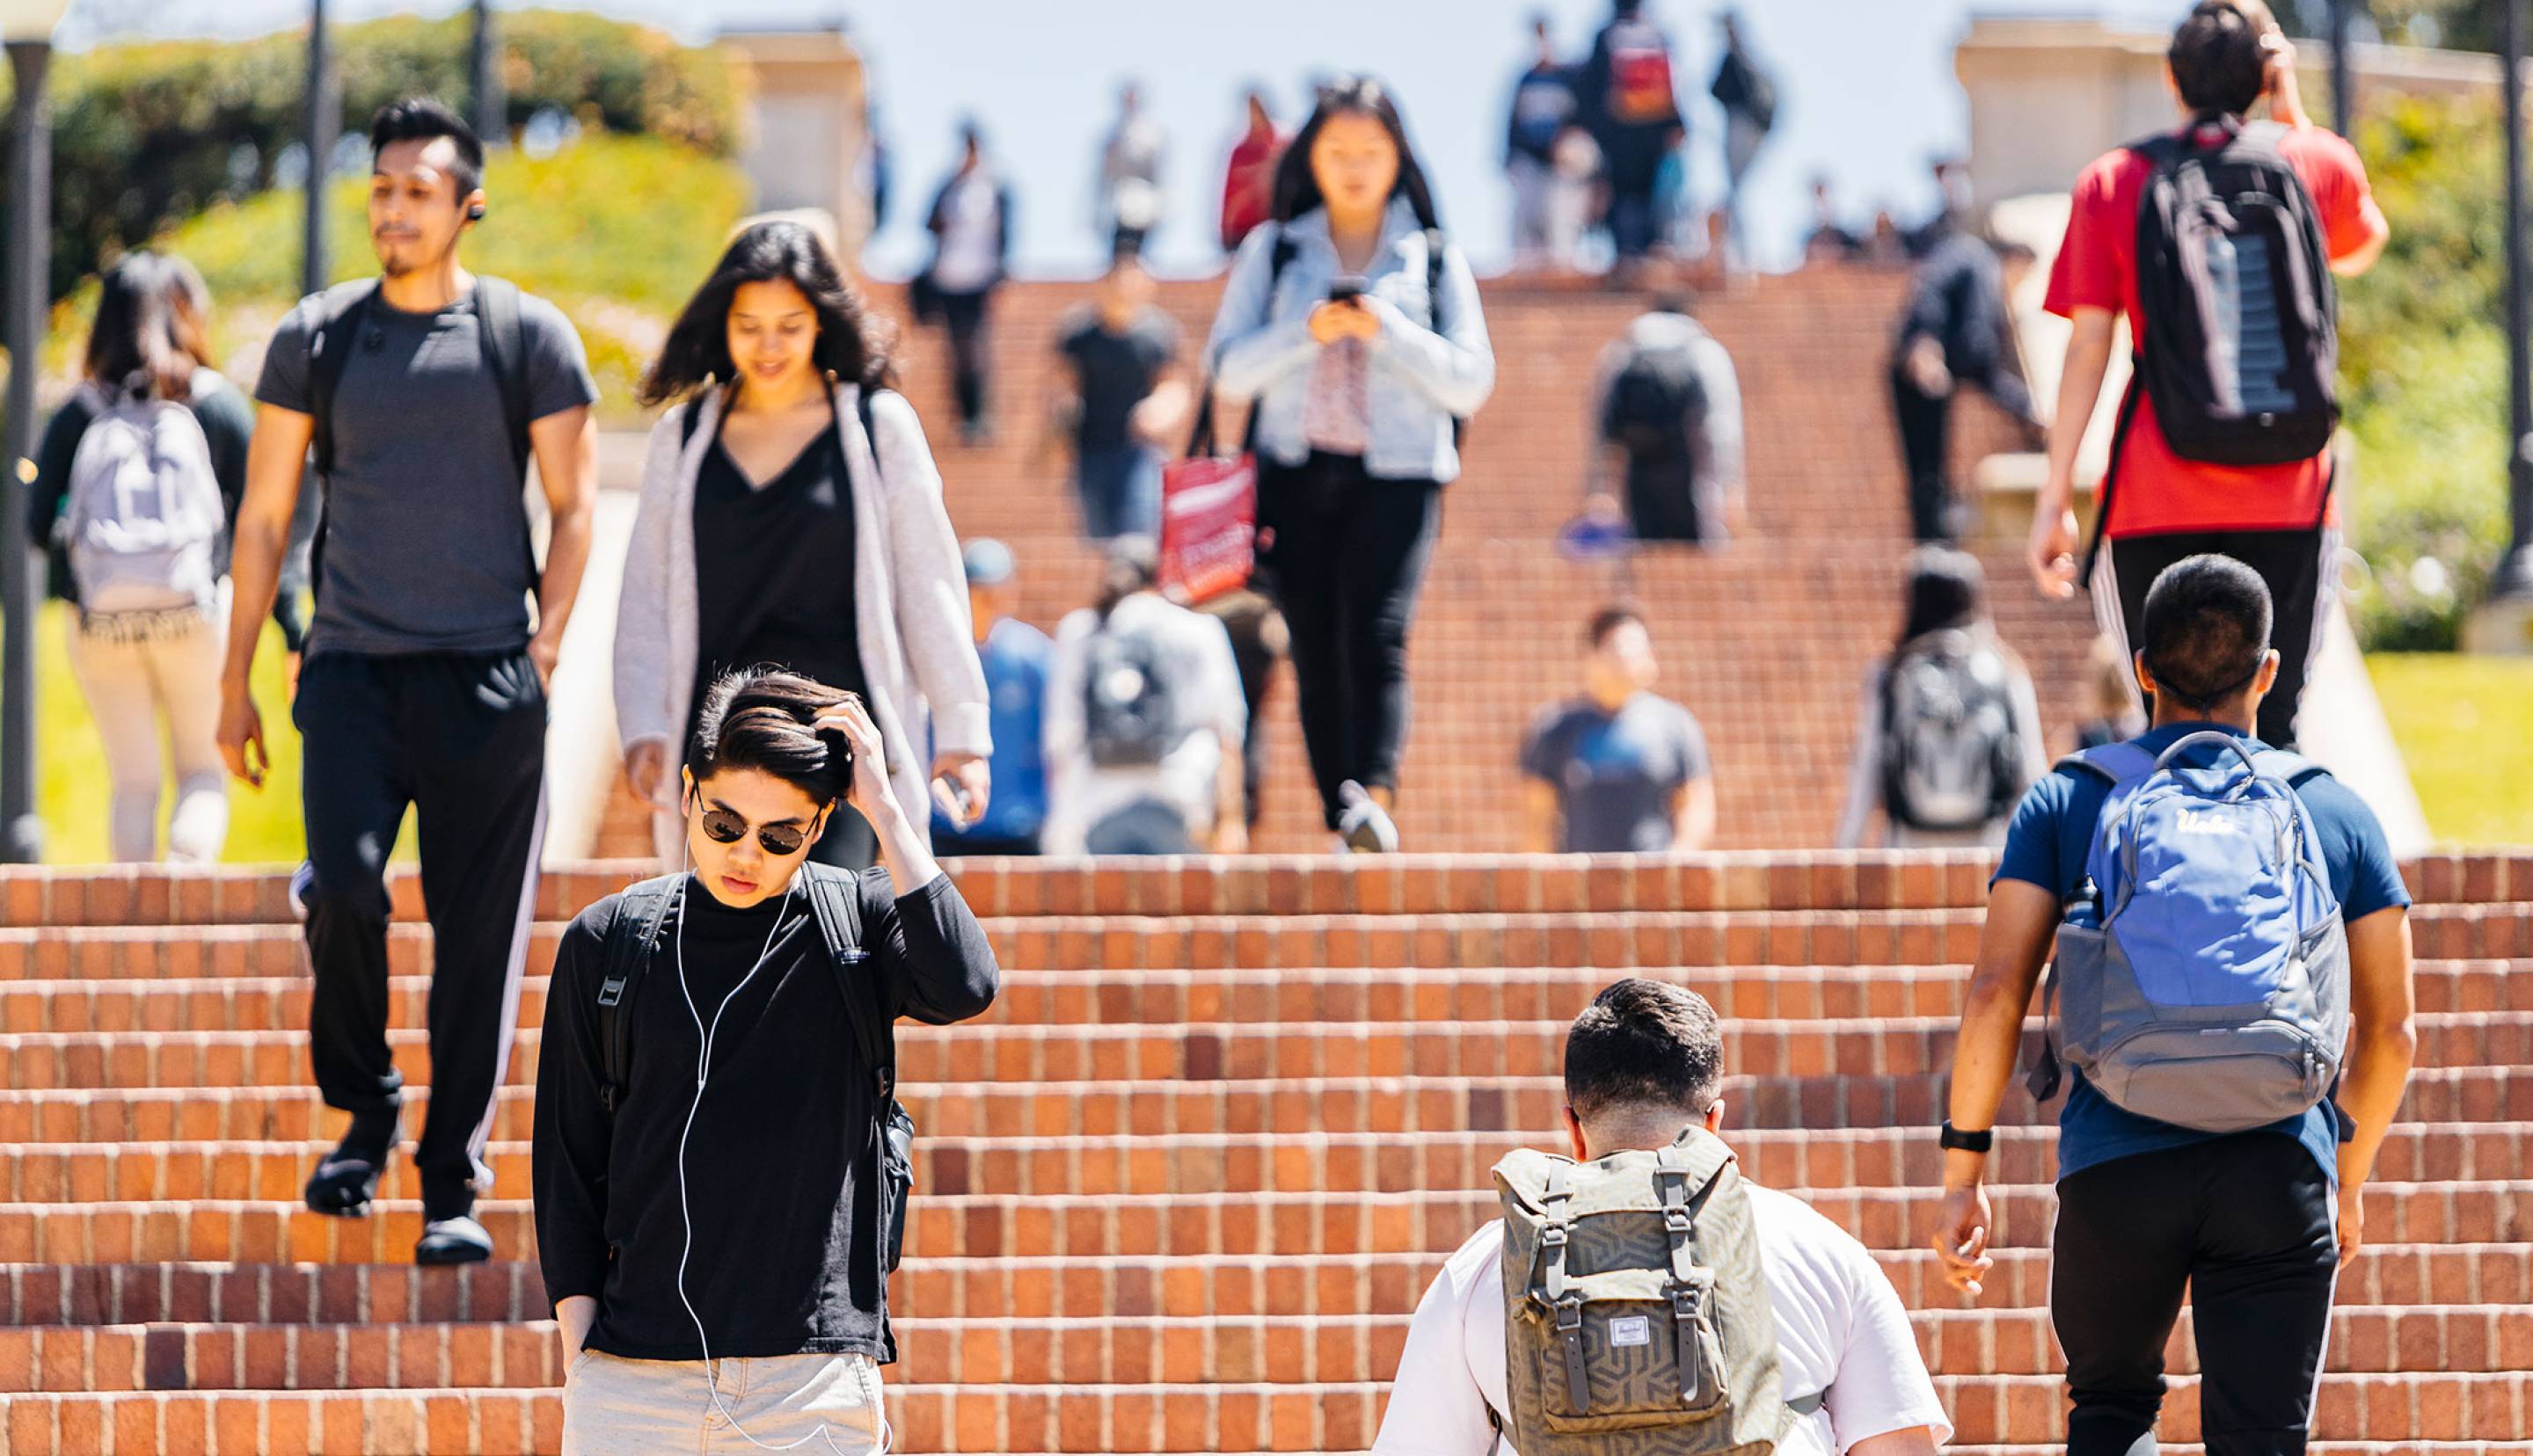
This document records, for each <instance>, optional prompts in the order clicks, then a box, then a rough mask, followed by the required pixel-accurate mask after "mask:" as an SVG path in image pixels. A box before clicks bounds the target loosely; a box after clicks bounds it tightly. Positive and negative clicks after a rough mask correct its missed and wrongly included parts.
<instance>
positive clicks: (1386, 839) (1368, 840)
mask: <svg viewBox="0 0 2533 1456" xmlns="http://www.w3.org/2000/svg"><path fill="white" fill-rule="evenodd" d="M1337 802H1339V803H1341V804H1343V805H1345V812H1344V813H1343V814H1341V815H1339V816H1338V818H1337V838H1338V839H1339V840H1341V841H1343V842H1344V844H1345V846H1346V848H1347V849H1348V850H1350V851H1352V852H1353V853H1356V854H1395V853H1397V852H1398V826H1397V825H1396V824H1395V823H1393V822H1392V821H1391V820H1390V817H1389V811H1388V810H1386V809H1384V808H1383V807H1382V806H1381V805H1380V804H1379V803H1378V802H1377V801H1375V800H1374V798H1373V796H1372V795H1371V794H1370V793H1367V792H1365V791H1364V786H1362V785H1360V784H1357V783H1356V782H1354V781H1353V780H1352V779H1348V780H1347V781H1345V783H1343V784H1340V785H1338V786H1337Z"/></svg>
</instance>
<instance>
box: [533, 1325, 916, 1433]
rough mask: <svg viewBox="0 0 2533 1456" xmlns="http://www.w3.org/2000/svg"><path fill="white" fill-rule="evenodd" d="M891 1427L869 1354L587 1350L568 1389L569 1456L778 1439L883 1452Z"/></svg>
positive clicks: (565, 1429) (565, 1416) (577, 1362)
mask: <svg viewBox="0 0 2533 1456" xmlns="http://www.w3.org/2000/svg"><path fill="white" fill-rule="evenodd" d="M716 1383H718V1386H719V1391H720V1399H719V1400H718V1401H716V1400H715V1399H714V1390H715V1386H716ZM725 1411H727V1412H728V1417H725V1415H724V1412H725ZM730 1418H736V1422H737V1425H736V1427H733V1425H732V1421H731V1419H730ZM886 1427H887V1422H886V1420H885V1418H884V1417H883V1415H882V1413H881V1407H880V1381H879V1367H878V1366H877V1365H876V1364H874V1363H873V1362H872V1361H871V1359H870V1358H869V1357H868V1356H864V1355H777V1356H770V1357H763V1358H758V1359H752V1360H751V1359H736V1360H716V1361H713V1362H712V1363H711V1364H710V1366H709V1367H707V1366H706V1364H705V1363H704V1362H703V1361H700V1360H626V1359H624V1358H623V1357H621V1356H616V1355H606V1354H601V1353H599V1352H597V1351H594V1350H583V1351H582V1352H581V1353H580V1357H579V1359H577V1360H574V1361H573V1362H572V1364H571V1372H570V1374H569V1375H568V1376H567V1377H566V1379H565V1380H564V1383H563V1391H562V1452H563V1456H634V1453H645V1456H647V1453H650V1452H664V1453H665V1452H679V1453H684V1452H693V1453H696V1456H720V1453H725V1452H740V1451H756V1450H760V1449H763V1448H764V1447H768V1446H771V1447H775V1448H786V1447H788V1448H790V1449H792V1450H795V1451H803V1452H808V1453H811V1456H824V1453H841V1456H877V1453H878V1452H881V1451H883V1450H885V1449H886V1436H885V1434H884V1432H885V1430H886Z"/></svg>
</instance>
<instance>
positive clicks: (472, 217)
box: [466, 203, 484, 222]
mask: <svg viewBox="0 0 2533 1456" xmlns="http://www.w3.org/2000/svg"><path fill="white" fill-rule="evenodd" d="M466 220H467V221H468V222H482V221H483V220H484V204H482V203H468V204H466Z"/></svg>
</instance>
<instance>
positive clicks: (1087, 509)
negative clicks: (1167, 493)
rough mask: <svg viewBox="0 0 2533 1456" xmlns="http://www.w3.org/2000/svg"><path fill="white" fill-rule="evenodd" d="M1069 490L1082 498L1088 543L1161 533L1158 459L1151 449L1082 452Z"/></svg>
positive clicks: (1132, 446)
mask: <svg viewBox="0 0 2533 1456" xmlns="http://www.w3.org/2000/svg"><path fill="white" fill-rule="evenodd" d="M1073 487H1074V491H1075V492H1076V494H1078V495H1080V496H1081V498H1082V534H1083V535H1085V536H1087V537H1089V538H1090V540H1092V541H1114V540H1116V539H1117V538H1118V537H1120V536H1155V535H1158V534H1159V533H1160V529H1161V457H1160V454H1159V452H1158V451H1156V450H1154V449H1153V448H1152V447H1151V446H1150V445H1146V444H1122V445H1115V446H1111V447H1108V448H1105V449H1087V448H1086V449H1083V450H1081V451H1080V452H1079V453H1078V457H1077V459H1076V460H1075V462H1074V468H1073Z"/></svg>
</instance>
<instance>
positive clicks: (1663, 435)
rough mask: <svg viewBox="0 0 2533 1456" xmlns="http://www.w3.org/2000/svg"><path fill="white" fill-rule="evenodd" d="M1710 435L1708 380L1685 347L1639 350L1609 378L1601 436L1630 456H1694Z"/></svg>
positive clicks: (1639, 458)
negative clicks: (1697, 448)
mask: <svg viewBox="0 0 2533 1456" xmlns="http://www.w3.org/2000/svg"><path fill="white" fill-rule="evenodd" d="M1705 433H1706V379H1705V378H1704V377H1703V376H1701V375H1700V374H1699V373H1698V371H1697V360H1696V358H1695V356H1693V355H1692V354H1690V353H1689V351H1688V350H1686V349H1684V348H1678V347H1665V348H1658V349H1635V350H1632V351H1631V352H1630V353H1629V355H1628V358H1627V362H1626V363H1625V364H1624V365H1623V366H1621V367H1620V370H1619V372H1618V374H1617V375H1615V376H1613V377H1612V379H1611V380H1610V393H1609V398H1608V399H1606V400H1605V401H1603V403H1602V406H1601V437H1602V438H1604V439H1606V440H1609V441H1610V442H1611V443H1613V444H1616V445H1619V446H1620V447H1621V448H1623V449H1625V450H1626V452H1627V454H1628V456H1629V457H1630V458H1632V459H1636V460H1643V461H1655V460H1664V461H1675V460H1684V459H1692V458H1694V457H1695V454H1696V451H1695V449H1694V446H1695V445H1696V443H1697V441H1698V439H1699V438H1700V437H1702V436H1703V435H1704V434H1705Z"/></svg>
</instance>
